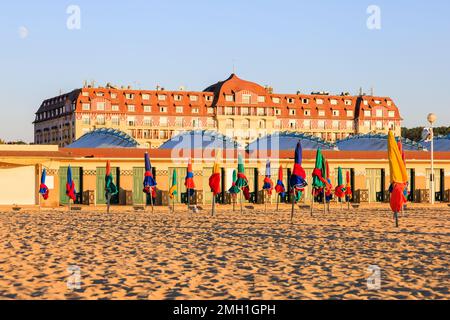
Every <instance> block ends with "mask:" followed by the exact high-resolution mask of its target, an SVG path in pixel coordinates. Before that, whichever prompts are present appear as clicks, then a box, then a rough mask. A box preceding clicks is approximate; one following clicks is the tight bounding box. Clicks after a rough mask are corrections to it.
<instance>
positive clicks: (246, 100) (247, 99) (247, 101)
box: [242, 94, 252, 104]
mask: <svg viewBox="0 0 450 320" xmlns="http://www.w3.org/2000/svg"><path fill="white" fill-rule="evenodd" d="M251 102H252V95H251V94H243V95H242V103H244V104H250V103H251Z"/></svg>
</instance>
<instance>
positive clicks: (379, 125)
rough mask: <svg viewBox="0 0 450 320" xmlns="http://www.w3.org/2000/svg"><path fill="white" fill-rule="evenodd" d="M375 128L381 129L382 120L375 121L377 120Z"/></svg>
mask: <svg viewBox="0 0 450 320" xmlns="http://www.w3.org/2000/svg"><path fill="white" fill-rule="evenodd" d="M376 128H377V129H378V130H381V129H383V122H382V121H377V122H376Z"/></svg>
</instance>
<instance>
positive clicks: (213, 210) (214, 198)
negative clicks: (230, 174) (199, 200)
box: [211, 192, 216, 217]
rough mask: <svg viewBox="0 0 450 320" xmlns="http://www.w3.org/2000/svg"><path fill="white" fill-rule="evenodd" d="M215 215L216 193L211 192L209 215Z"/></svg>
mask: <svg viewBox="0 0 450 320" xmlns="http://www.w3.org/2000/svg"><path fill="white" fill-rule="evenodd" d="M215 215H216V195H215V194H214V192H213V199H212V210H211V216H212V217H214V216H215Z"/></svg>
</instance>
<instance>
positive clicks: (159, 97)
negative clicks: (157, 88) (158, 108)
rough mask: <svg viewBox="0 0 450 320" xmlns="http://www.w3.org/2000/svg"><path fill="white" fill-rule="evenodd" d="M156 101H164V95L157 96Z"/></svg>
mask: <svg viewBox="0 0 450 320" xmlns="http://www.w3.org/2000/svg"><path fill="white" fill-rule="evenodd" d="M158 100H159V101H166V95H165V94H158Z"/></svg>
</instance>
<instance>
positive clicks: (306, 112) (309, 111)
mask: <svg viewBox="0 0 450 320" xmlns="http://www.w3.org/2000/svg"><path fill="white" fill-rule="evenodd" d="M303 114H304V115H305V116H306V117H309V116H311V110H309V109H306V110H305V111H304V112H303Z"/></svg>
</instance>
